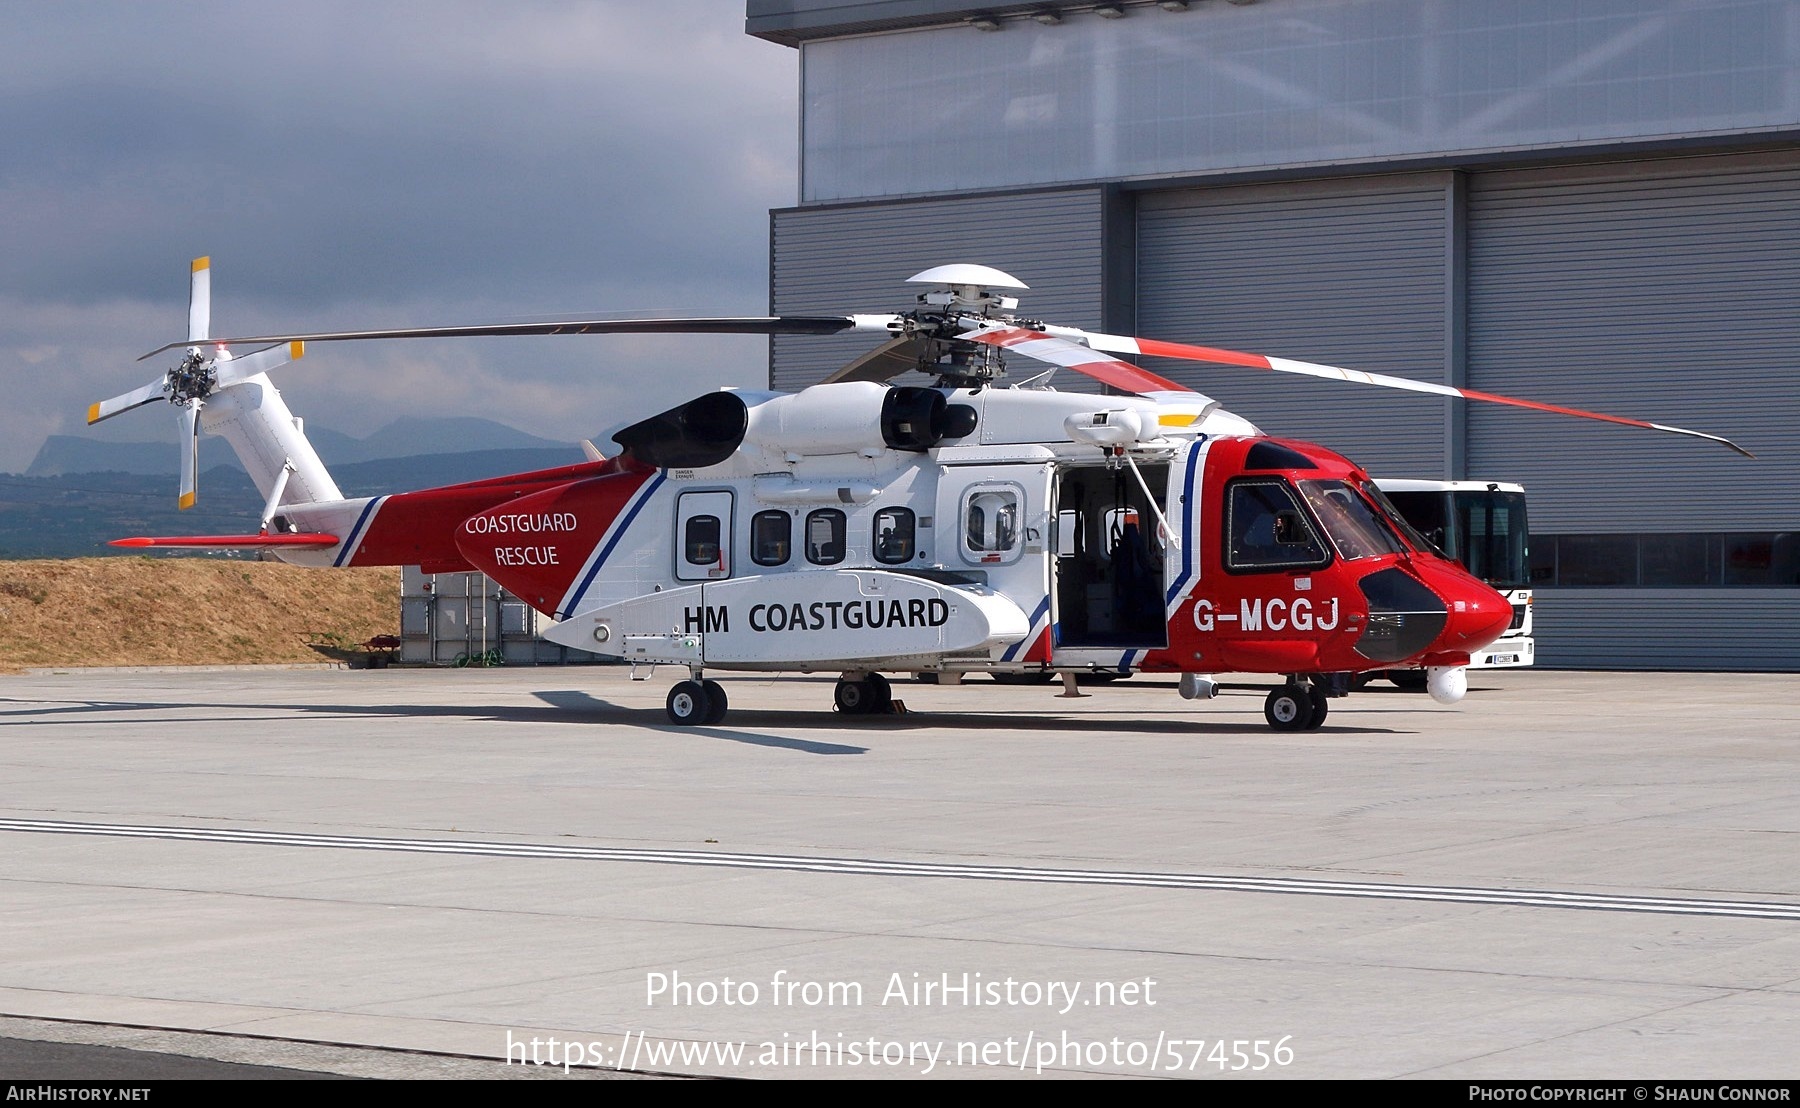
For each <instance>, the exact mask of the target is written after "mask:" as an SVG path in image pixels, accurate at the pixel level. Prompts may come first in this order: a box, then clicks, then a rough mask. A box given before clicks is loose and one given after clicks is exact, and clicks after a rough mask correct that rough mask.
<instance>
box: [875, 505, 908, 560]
mask: <svg viewBox="0 0 1800 1108" xmlns="http://www.w3.org/2000/svg"><path fill="white" fill-rule="evenodd" d="M917 527H918V524H917V517H915V516H914V515H913V513H912V509H910V508H883V509H882V510H881V511H879V512H876V513H875V560H876V561H878V562H880V563H882V564H883V565H890V566H897V565H900V564H902V563H904V562H910V561H912V557H913V550H914V548H915V546H916V545H917V542H916V540H915V534H916V529H917Z"/></svg>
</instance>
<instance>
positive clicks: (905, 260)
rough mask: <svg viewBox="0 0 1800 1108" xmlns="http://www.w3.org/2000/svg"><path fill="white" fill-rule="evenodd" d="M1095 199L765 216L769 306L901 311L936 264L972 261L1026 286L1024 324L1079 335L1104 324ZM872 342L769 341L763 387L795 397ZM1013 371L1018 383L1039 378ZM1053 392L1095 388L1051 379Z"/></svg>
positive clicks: (788, 310) (1090, 194)
mask: <svg viewBox="0 0 1800 1108" xmlns="http://www.w3.org/2000/svg"><path fill="white" fill-rule="evenodd" d="M1102 206H1103V198H1102V194H1101V192H1100V190H1098V189H1076V190H1070V191H1058V192H1039V193H1025V194H1020V195H1013V196H1003V197H965V198H958V199H954V200H927V201H918V202H910V203H890V204H878V205H858V206H849V207H828V208H790V209H781V210H777V211H775V212H773V213H771V230H770V262H769V266H770V309H771V310H772V311H773V312H775V313H777V314H804V313H808V312H831V313H838V312H846V313H847V312H898V311H906V310H909V309H911V308H913V307H916V306H917V305H916V300H915V298H916V297H917V296H918V294H919V293H920V292H922V291H924V288H923V286H919V285H908V284H907V283H906V279H907V278H908V277H911V276H912V275H913V274H915V273H918V272H920V271H922V270H925V269H929V268H931V267H932V266H938V265H945V264H948V263H950V262H974V263H977V264H980V265H989V266H993V267H994V268H996V269H1000V270H1004V271H1005V272H1007V273H1010V274H1011V275H1012V276H1014V277H1016V278H1018V279H1019V280H1021V281H1023V282H1025V283H1026V284H1027V285H1030V286H1031V288H1030V289H1029V290H1028V291H1026V292H1022V293H1019V294H1018V295H1019V299H1020V305H1019V312H1020V314H1021V315H1025V316H1029V317H1041V318H1044V319H1047V320H1050V321H1052V322H1056V323H1062V324H1068V325H1071V326H1075V327H1098V326H1100V312H1101V303H1102V291H1103V290H1102V288H1101V271H1102V258H1101V241H1102ZM880 341H881V339H880V337H879V336H875V335H859V336H852V337H835V336H834V337H829V338H809V337H794V336H788V337H782V338H777V339H775V340H774V341H773V343H772V344H771V347H770V350H771V353H770V369H769V380H770V383H771V387H773V388H777V389H798V388H803V387H805V386H807V385H810V384H814V383H816V382H818V381H819V380H821V379H822V378H824V377H825V376H826V375H827V374H829V373H831V372H832V371H833V370H835V369H837V368H838V367H839V366H841V365H843V364H844V363H845V362H848V361H850V360H851V359H853V358H855V357H857V356H858V355H860V354H862V353H863V352H865V351H867V350H869V349H871V348H873V347H874V346H876V345H878V344H879V343H880ZM1047 368H1049V367H1048V366H1040V365H1038V364H1037V363H1033V362H1030V361H1027V360H1024V359H1015V360H1014V361H1012V362H1010V363H1009V373H1010V375H1011V376H1012V378H1013V379H1015V380H1017V379H1020V378H1023V377H1028V376H1030V375H1032V374H1033V373H1037V372H1041V371H1042V370H1044V369H1047ZM1053 383H1054V384H1055V386H1056V387H1057V388H1060V389H1067V390H1083V391H1092V390H1093V387H1092V386H1091V385H1089V384H1087V383H1086V378H1083V377H1081V376H1079V375H1078V374H1075V373H1071V372H1068V371H1062V372H1059V373H1058V374H1057V375H1056V377H1055V379H1054V382H1053Z"/></svg>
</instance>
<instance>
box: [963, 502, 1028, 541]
mask: <svg viewBox="0 0 1800 1108" xmlns="http://www.w3.org/2000/svg"><path fill="white" fill-rule="evenodd" d="M963 522H964V524H965V526H964V528H963V533H964V535H965V539H966V542H967V544H968V547H969V549H970V550H973V551H976V552H981V551H997V552H1000V553H1005V552H1007V551H1009V550H1011V549H1012V548H1013V547H1015V546H1017V545H1018V543H1019V497H1018V495H1017V494H1016V493H1014V492H1013V491H1012V490H1010V489H983V490H981V491H980V492H977V493H975V494H974V495H972V496H970V497H969V510H968V511H967V512H965V513H963Z"/></svg>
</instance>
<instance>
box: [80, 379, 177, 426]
mask: <svg viewBox="0 0 1800 1108" xmlns="http://www.w3.org/2000/svg"><path fill="white" fill-rule="evenodd" d="M165 379H166V378H162V377H158V378H157V379H156V380H154V381H152V382H150V383H149V384H148V385H145V386H144V387H143V388H141V389H132V390H131V391H130V392H128V393H125V394H124V395H122V396H115V397H113V398H112V399H111V400H102V401H100V403H98V404H89V405H88V420H87V421H88V425H89V426H90V427H91V426H93V425H94V424H96V423H99V422H100V421H101V420H103V419H111V418H112V417H113V416H116V415H118V414H119V413H120V412H129V411H130V410H131V409H133V408H141V407H143V406H144V405H145V404H152V403H155V402H156V401H158V400H161V399H163V397H164V395H165V394H164V392H163V381H164V380H165Z"/></svg>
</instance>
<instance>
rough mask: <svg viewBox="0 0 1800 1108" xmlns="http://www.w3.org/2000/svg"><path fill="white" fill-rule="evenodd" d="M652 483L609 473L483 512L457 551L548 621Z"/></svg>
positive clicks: (468, 522)
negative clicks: (637, 497) (545, 616)
mask: <svg viewBox="0 0 1800 1108" xmlns="http://www.w3.org/2000/svg"><path fill="white" fill-rule="evenodd" d="M650 477H651V473H650V472H630V471H627V472H623V473H609V474H607V475H605V476H603V477H593V478H589V479H588V480H585V481H575V482H572V483H570V484H567V485H559V486H557V487H556V488H553V489H547V490H545V491H544V492H539V493H533V494H532V495H530V496H521V497H519V498H518V499H516V500H510V501H508V502H506V503H505V504H503V505H500V506H499V507H495V508H490V509H488V510H487V511H485V512H478V513H476V514H475V515H472V516H470V517H469V518H468V519H465V520H464V521H463V522H462V525H461V526H459V527H458V528H457V529H456V548H457V550H459V551H461V552H462V556H463V557H464V558H466V559H468V562H469V564H470V565H472V566H474V567H475V568H476V569H479V570H480V571H481V572H483V573H485V574H487V575H488V576H489V577H492V578H493V579H494V580H496V581H498V582H500V584H501V585H502V586H503V587H504V588H505V589H506V590H507V591H508V592H510V593H512V594H513V595H514V596H517V597H519V598H520V599H521V600H523V601H525V602H526V603H527V604H530V605H531V606H532V607H534V608H536V609H537V610H538V611H540V612H543V613H545V614H547V615H555V614H556V611H557V608H558V606H559V605H560V604H561V602H562V600H563V598H564V597H565V596H567V595H568V593H569V590H570V588H571V587H572V586H573V585H574V584H575V581H576V577H577V576H578V575H579V574H581V572H582V570H583V569H584V568H585V567H586V566H587V563H588V556H589V555H590V554H593V553H594V552H595V550H596V548H598V547H600V546H601V544H602V543H603V542H605V541H607V540H609V539H610V538H611V537H613V536H611V535H610V532H612V531H613V530H614V525H615V524H616V523H619V522H620V519H621V516H622V515H623V514H624V513H625V511H626V508H627V505H629V504H630V503H631V502H632V500H633V498H634V497H635V496H636V494H637V492H638V490H639V489H641V488H643V486H644V484H645V482H646V481H648V480H649V479H650Z"/></svg>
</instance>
